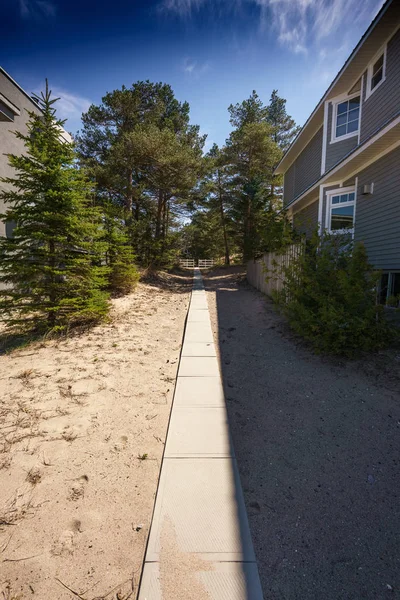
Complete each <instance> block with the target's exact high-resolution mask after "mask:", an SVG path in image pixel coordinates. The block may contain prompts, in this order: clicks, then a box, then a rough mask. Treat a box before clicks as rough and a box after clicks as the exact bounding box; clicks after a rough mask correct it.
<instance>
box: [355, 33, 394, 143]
mask: <svg viewBox="0 0 400 600" xmlns="http://www.w3.org/2000/svg"><path fill="white" fill-rule="evenodd" d="M364 82H365V84H364V102H363V107H362V118H361V136H360V142H361V143H363V142H364V141H365V140H366V139H367V138H368V137H370V136H371V135H372V134H373V133H374V132H375V131H376V130H377V129H379V127H382V126H383V125H384V124H385V123H386V122H387V121H388V120H390V118H391V117H394V116H395V115H396V114H399V111H400V29H399V30H398V31H397V33H396V34H395V35H394V36H393V37H392V39H391V40H390V41H389V42H388V44H387V54H386V80H385V81H384V82H383V83H382V85H380V86H379V88H377V89H376V90H375V91H374V92H373V93H372V94H371V96H370V97H369V98H368V99H366V100H365V94H366V89H367V85H366V83H367V78H366V73H365V75H364Z"/></svg>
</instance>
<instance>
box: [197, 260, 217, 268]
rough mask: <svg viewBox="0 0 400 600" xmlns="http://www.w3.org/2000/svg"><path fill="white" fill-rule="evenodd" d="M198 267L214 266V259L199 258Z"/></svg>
mask: <svg viewBox="0 0 400 600" xmlns="http://www.w3.org/2000/svg"><path fill="white" fill-rule="evenodd" d="M198 266H199V269H207V268H209V267H213V266H214V260H213V259H212V258H199V265H198Z"/></svg>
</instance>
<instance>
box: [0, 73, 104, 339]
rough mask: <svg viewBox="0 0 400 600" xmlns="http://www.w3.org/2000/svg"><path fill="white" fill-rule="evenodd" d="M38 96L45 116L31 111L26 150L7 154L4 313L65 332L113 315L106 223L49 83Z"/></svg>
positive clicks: (0, 270) (1, 273) (1, 245)
mask: <svg viewBox="0 0 400 600" xmlns="http://www.w3.org/2000/svg"><path fill="white" fill-rule="evenodd" d="M36 100H37V102H38V105H39V107H40V108H41V111H42V114H41V115H37V114H35V113H33V112H29V113H28V114H29V121H28V133H27V134H26V135H23V134H22V133H18V132H17V133H16V136H17V137H18V138H19V139H20V140H22V141H23V142H24V144H25V152H24V153H23V154H22V155H21V156H16V155H13V154H10V155H8V159H9V163H10V165H11V166H12V167H13V168H14V170H15V176H14V177H8V178H4V179H2V182H3V183H4V184H6V186H5V188H6V189H4V190H3V191H1V192H0V197H1V198H2V200H3V201H4V202H5V203H6V207H7V210H6V212H5V214H2V215H0V218H2V219H4V220H5V221H9V222H13V223H14V224H15V227H14V230H13V235H12V237H10V238H1V239H0V283H2V284H3V287H5V289H3V290H2V291H1V292H0V312H1V313H2V314H3V316H4V319H5V320H6V321H7V322H8V323H9V324H11V325H13V324H14V325H23V326H34V327H36V328H38V329H40V330H42V329H44V330H53V331H58V330H62V329H63V328H65V327H67V326H69V325H70V324H71V323H73V322H77V321H79V322H82V321H88V320H98V319H99V318H101V317H103V316H104V315H105V314H106V313H107V310H108V300H107V295H106V294H105V292H104V291H102V288H103V286H104V285H105V268H104V267H103V266H101V265H102V263H103V262H104V261H103V260H102V252H103V250H104V248H103V247H102V242H101V241H100V238H101V235H102V231H101V230H102V227H103V226H102V222H101V215H100V213H99V211H98V210H97V209H96V208H95V207H94V206H93V205H92V202H91V200H90V188H89V185H88V182H87V180H86V179H85V176H84V174H83V172H82V171H80V170H78V169H77V168H76V158H75V152H74V146H73V144H72V143H70V142H68V141H66V140H65V139H64V138H63V136H62V133H63V125H64V123H65V121H61V120H59V119H57V117H56V109H55V107H54V105H55V103H56V101H57V100H58V99H57V98H52V97H51V91H50V90H49V87H48V83H47V81H46V91H45V92H44V93H43V92H42V93H41V95H40V96H37V97H36Z"/></svg>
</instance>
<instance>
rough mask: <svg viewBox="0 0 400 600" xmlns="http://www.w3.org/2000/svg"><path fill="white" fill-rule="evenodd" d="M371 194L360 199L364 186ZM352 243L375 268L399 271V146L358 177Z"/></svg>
mask: <svg viewBox="0 0 400 600" xmlns="http://www.w3.org/2000/svg"><path fill="white" fill-rule="evenodd" d="M370 183H373V184H374V192H373V194H372V195H368V196H362V195H361V192H362V188H363V186H364V185H365V184H370ZM354 240H355V241H356V242H357V241H362V242H364V244H365V247H366V250H367V253H368V257H369V260H370V261H371V263H372V264H373V265H374V267H376V268H377V269H382V270H385V271H400V147H398V148H396V149H395V150H393V151H392V152H391V153H390V154H387V155H386V156H384V157H383V158H381V159H379V160H377V161H376V162H375V163H373V164H372V165H370V166H369V167H367V168H366V169H364V170H363V171H361V172H360V173H359V174H358V189H357V203H356V219H355V233H354Z"/></svg>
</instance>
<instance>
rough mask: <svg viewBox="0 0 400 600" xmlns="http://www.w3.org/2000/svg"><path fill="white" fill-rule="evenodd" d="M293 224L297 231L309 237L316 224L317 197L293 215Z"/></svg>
mask: <svg viewBox="0 0 400 600" xmlns="http://www.w3.org/2000/svg"><path fill="white" fill-rule="evenodd" d="M293 226H294V228H295V229H296V231H298V232H299V233H304V234H305V235H306V236H307V237H311V235H312V234H313V233H314V231H315V230H316V229H317V226H318V199H317V200H315V201H314V202H313V203H312V204H309V205H308V206H306V208H303V210H300V211H299V212H297V213H295V214H294V215H293Z"/></svg>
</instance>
